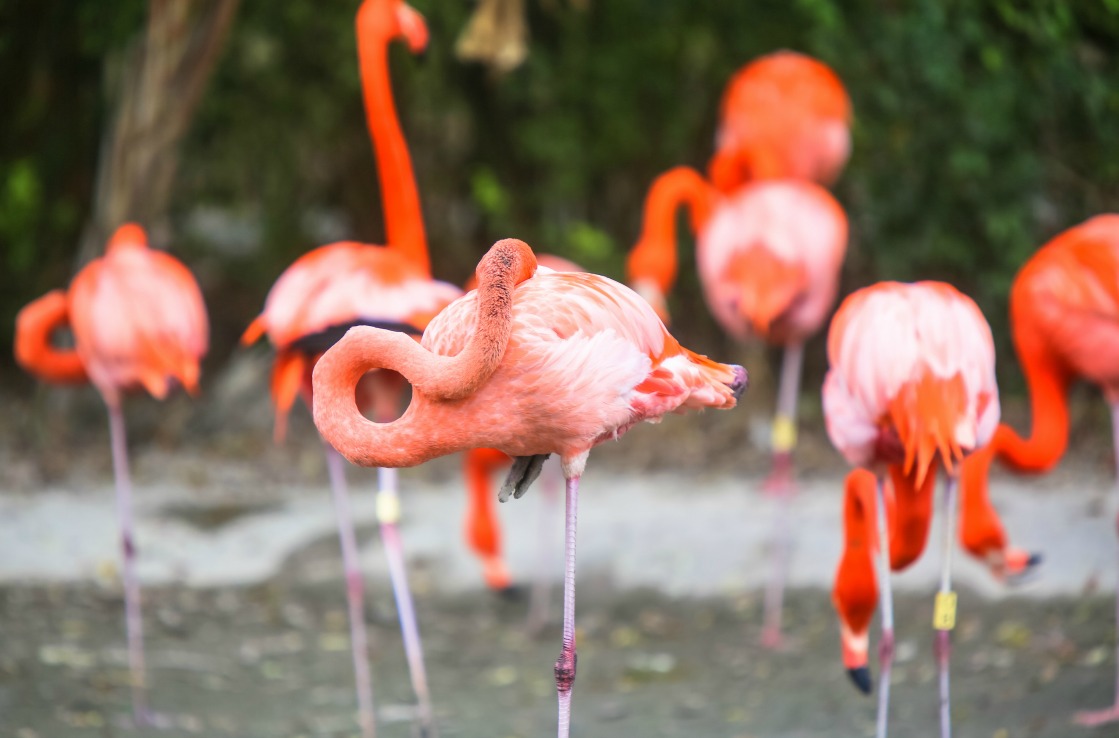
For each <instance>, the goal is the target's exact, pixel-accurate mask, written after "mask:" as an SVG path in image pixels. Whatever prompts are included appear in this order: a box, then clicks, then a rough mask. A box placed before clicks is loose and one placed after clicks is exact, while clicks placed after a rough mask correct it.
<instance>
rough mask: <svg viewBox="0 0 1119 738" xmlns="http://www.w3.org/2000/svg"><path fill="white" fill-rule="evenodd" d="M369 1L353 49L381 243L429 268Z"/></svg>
mask: <svg viewBox="0 0 1119 738" xmlns="http://www.w3.org/2000/svg"><path fill="white" fill-rule="evenodd" d="M367 8H369V5H368V3H366V4H363V5H362V7H361V9H360V10H358V15H357V50H358V60H359V62H360V65H361V83H362V90H363V97H364V99H365V119H366V122H367V124H368V126H369V133H370V136H371V137H372V139H373V148H374V150H375V152H376V155H377V175H378V177H379V179H380V182H381V200H382V201H383V202H384V207H385V231H386V244H385V245H386V246H387V247H388V248H391V249H395V250H396V251H399V252H400V253H402V254H403V255H404V256H405V257H407V258H408V259H409V260H411V261H412V262H413V263H415V264H416V265H417V266H419V267H421V268H422V269H423V270H424V272H425V273H426V274H430V273H431V262H430V260H429V258H428V254H427V236H426V234H425V233H424V223H423V212H422V211H421V210H420V195H419V192H418V191H417V190H416V178H415V175H414V173H413V171H412V158H411V156H410V155H409V154H408V144H407V143H406V142H405V140H404V133H403V131H401V129H400V120H399V118H398V117H397V113H396V104H395V103H394V102H393V98H392V82H391V80H390V78H389V59H388V45H389V42H390V41H391V40H392V36H390V35H386V34H385V32H384V31H383V30H382V29H381V28H380V27H379V25H378V24H377V23H376V21H375V15H374V14H373V12H372V10H371V9H370V10H369V12H366V11H367Z"/></svg>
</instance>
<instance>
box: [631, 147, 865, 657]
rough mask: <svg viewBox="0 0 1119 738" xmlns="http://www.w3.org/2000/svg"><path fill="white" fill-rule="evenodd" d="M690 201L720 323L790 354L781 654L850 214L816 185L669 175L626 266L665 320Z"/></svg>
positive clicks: (778, 465)
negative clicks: (679, 229)
mask: <svg viewBox="0 0 1119 738" xmlns="http://www.w3.org/2000/svg"><path fill="white" fill-rule="evenodd" d="M681 203H685V204H687V205H688V206H689V211H690V215H691V226H692V230H693V231H694V232H695V233H696V234H697V235H698V240H697V245H696V260H697V262H698V265H699V276H700V280H701V282H702V285H703V289H704V295H705V297H706V300H707V304H708V307H709V308H710V310H711V312H712V314H713V315H714V316H715V319H716V320H717V321H718V322H719V324H720V325H721V326H722V327H723V329H724V330H726V331H727V333H729V334H730V335H731V336H733V337H734V338H736V339H739V340H746V339H748V338H750V337H752V336H757V337H760V338H762V339H763V340H765V341H767V342H770V343H775V344H778V345H782V346H784V347H785V351H784V359H783V361H782V366H781V379H780V385H779V388H778V393H777V397H778V399H777V413H776V417H775V418H774V421H773V436H772V441H771V444H772V451H773V466H772V471H771V474H770V477H769V479H768V480H767V482H766V488H767V489H769V490H770V491H772V492H773V493H774V494H775V495H776V496H777V497H778V500H779V510H778V517H777V521H776V526H777V533H776V536H775V546H774V557H775V561H774V565H773V567H772V571H773V574H772V576H771V578H770V582H769V584H768V586H767V588H766V598H765V603H766V604H765V626H764V628H763V630H762V643H763V644H764V645H767V646H773V647H775V646H777V645H779V644H780V643H781V610H782V601H783V590H784V580H785V571H786V568H787V561H788V551H789V537H790V533H789V528H790V523H789V516H790V510H789V505H790V501H791V496H792V486H793V479H792V452H793V448H794V447H795V445H796V405H797V395H798V394H799V387H800V375H801V366H802V363H803V359H804V343H805V341H806V340H807V339H808V338H809V337H810V336H812V335H813V334H814V333H816V332H817V331H818V330H819V329H820V327H821V326H822V325H823V323H824V321H825V320H826V319H827V316H828V313H829V312H830V311H831V309H832V306H833V305H834V304H835V299H836V295H837V292H838V289H839V273H840V269H841V268H842V266H843V257H844V254H845V252H846V247H847V217H846V215H845V214H844V212H843V209H842V207H840V205H839V203H838V202H836V201H835V198H833V197H832V196H831V195H830V194H829V193H828V192H827V190H825V189H824V188H823V187H820V186H819V185H816V184H813V183H811V182H807V181H800V180H793V179H786V180H762V181H757V182H750V183H747V184H744V185H741V186H739V187H738V188H737V189H736V190H734V191H733V192H732V193H730V194H728V195H724V194H723V193H722V192H720V190H719V189H718V188H716V187H715V186H713V185H711V184H709V183H708V182H706V181H705V180H704V179H703V178H702V177H701V176H700V175H699V173H698V172H696V171H695V170H693V169H690V168H687V167H677V168H675V169H672V170H670V171H668V172H666V173H665V174H663V175H661V176H660V177H659V178H658V179H657V180H656V182H654V184H653V187H652V188H651V189H650V191H649V196H648V199H647V201H646V205H645V222H644V226H643V228H642V233H641V238H640V239H639V240H638V242H637V245H636V246H634V248H633V250H632V251H631V252H630V255H629V260H628V264H627V272H628V274H629V280H630V283H631V284H633V285H634V288H635V289H636V290H637V291H638V292H640V293H641V294H642V295H644V296H645V297H646V298H647V299H648V300H649V301H650V303H651V304H653V305H654V307H656V308H658V312H659V313H661V315H662V316H663V315H665V314H666V312H667V309H666V307H665V305H666V303H665V299H664V295H665V294H667V292H668V290H669V288H670V287H671V285H672V283H673V281H674V280H675V277H676V261H677V260H676V247H675V241H676V239H675V226H676V218H675V210H676V208H677V207H678V205H679V204H681Z"/></svg>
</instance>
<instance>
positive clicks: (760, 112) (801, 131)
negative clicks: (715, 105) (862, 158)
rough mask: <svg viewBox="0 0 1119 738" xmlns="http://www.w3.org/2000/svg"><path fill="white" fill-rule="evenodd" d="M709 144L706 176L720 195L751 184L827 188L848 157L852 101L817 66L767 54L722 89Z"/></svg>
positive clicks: (806, 59) (787, 54) (791, 55)
mask: <svg viewBox="0 0 1119 738" xmlns="http://www.w3.org/2000/svg"><path fill="white" fill-rule="evenodd" d="M715 140H716V151H715V155H714V156H713V157H712V158H711V162H710V163H709V164H708V174H709V176H710V177H711V182H712V183H713V184H714V185H715V187H717V188H718V189H719V190H720V191H721V192H733V191H734V190H736V189H738V187H740V186H741V185H742V184H744V183H745V182H747V181H750V180H757V179H785V178H791V179H803V180H808V181H810V182H818V183H820V184H824V185H830V184H831V183H832V182H834V181H835V180H836V179H837V178H838V177H839V173H840V171H842V169H843V165H844V164H846V163H847V157H848V156H849V155H850V153H851V99H850V98H849V97H848V96H847V90H845V89H844V88H843V83H842V82H841V81H840V80H839V77H838V76H837V75H836V74H835V72H833V71H832V70H831V68H830V67H828V66H827V65H826V64H824V63H823V62H820V61H817V60H816V59H813V58H812V57H810V56H806V55H804V54H798V53H796V52H794V51H777V52H774V53H772V54H767V55H765V56H763V57H760V58H758V59H755V60H754V61H752V62H750V63H749V64H747V65H746V66H744V67H743V68H742V69H740V70H739V71H738V72H737V73H736V74H735V75H734V76H733V77H732V78H731V80H730V82H729V83H728V84H727V89H726V91H725V92H724V93H723V100H722V104H721V106H720V108H719V129H718V133H717V135H716V139H715Z"/></svg>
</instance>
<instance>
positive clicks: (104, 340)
mask: <svg viewBox="0 0 1119 738" xmlns="http://www.w3.org/2000/svg"><path fill="white" fill-rule="evenodd" d="M69 299H70V324H71V328H72V330H73V332H74V342H75V345H76V348H77V352H78V355H79V356H80V357H81V360H82V363H83V364H84V365H85V368H86V371H87V372H88V374H89V378H90V381H92V382H93V384H94V386H96V387H97V389H98V390H99V391H100V392H101V394H102V395H103V396H104V397H105V399H106V402H109V403H110V404H116V403H119V401H120V393H121V391H122V390H126V389H131V388H134V387H143V388H144V389H146V390H147V391H148V392H150V393H151V394H152V395H153V396H154V397H157V398H160V399H162V398H163V397H165V396H166V395H167V392H168V390H169V389H170V388H171V383H172V381H176V382H178V383H179V384H181V385H182V386H183V387H185V388H186V389H187V390H189V391H191V392H193V391H195V390H196V389H197V387H198V376H199V362H200V361H201V359H202V357H203V356H204V355H205V354H206V350H207V348H208V346H209V327H208V325H209V324H208V321H207V318H206V307H205V304H204V303H203V301H202V292H201V291H200V290H199V289H198V283H197V282H196V281H195V280H194V276H193V275H192V274H191V273H190V271H189V270H187V268H186V267H184V266H183V265H182V263H180V262H179V261H178V260H176V259H175V258H174V257H172V256H170V255H168V254H165V253H163V252H162V251H155V250H152V249H149V248H148V245H147V237H146V236H145V235H144V231H143V230H142V229H141V228H140V227H139V226H136V225H132V224H128V225H124V226H121V228H119V229H118V230H117V232H116V233H115V234H114V235H113V238H112V240H111V241H110V242H109V246H108V248H107V249H106V252H105V256H103V257H101V258H100V259H97V260H95V261H93V262H91V263H90V264H89V265H88V266H87V267H86V268H85V269H83V270H82V271H81V272H79V273H78V275H77V276H76V277H75V278H74V281H73V283H72V284H71V285H70V294H69Z"/></svg>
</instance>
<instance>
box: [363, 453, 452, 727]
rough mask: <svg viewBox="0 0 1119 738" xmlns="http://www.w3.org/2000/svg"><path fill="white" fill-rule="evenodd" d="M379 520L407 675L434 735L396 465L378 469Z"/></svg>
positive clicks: (425, 723)
mask: <svg viewBox="0 0 1119 738" xmlns="http://www.w3.org/2000/svg"><path fill="white" fill-rule="evenodd" d="M377 481H378V486H379V489H378V491H377V522H378V523H379V524H380V526H381V541H382V543H384V546H385V558H386V559H387V560H388V565H389V579H390V580H391V581H392V593H393V596H394V597H395V598H396V611H397V614H398V615H399V617H400V632H401V634H402V635H403V638H404V654H405V656H406V658H407V659H408V675H409V676H410V677H411V680H412V689H413V690H415V692H416V703H417V709H418V711H419V719H420V735H421V736H422V737H423V738H434V737H435V736H437V735H438V732H437V731H436V729H435V715H434V712H433V711H432V707H431V693H430V691H429V690H428V687H427V672H426V670H425V669H424V652H423V645H422V644H421V643H420V628H419V625H417V623H416V609H415V606H414V605H413V603H412V593H411V591H410V590H409V589H408V574H407V572H406V570H405V567H404V547H403V545H402V544H401V542H400V532H399V531H398V530H397V527H396V523H397V521H398V520H399V519H400V499H399V497H398V496H397V492H396V490H397V487H396V469H385V468H378V469H377Z"/></svg>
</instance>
